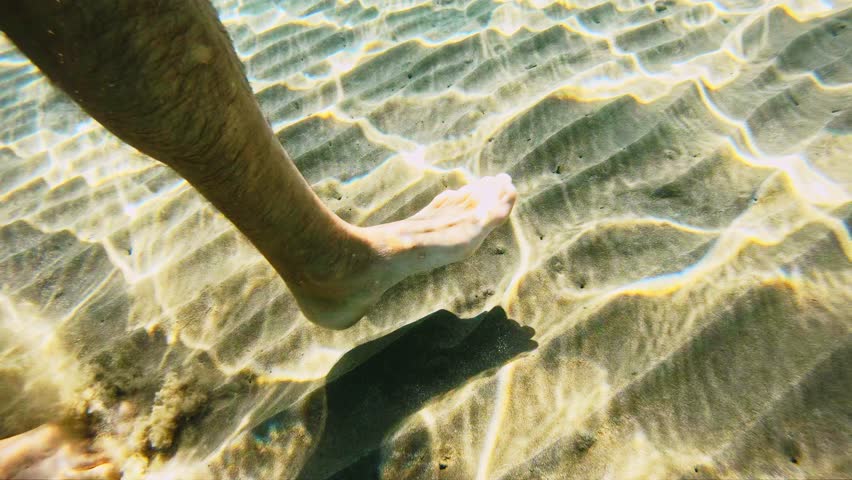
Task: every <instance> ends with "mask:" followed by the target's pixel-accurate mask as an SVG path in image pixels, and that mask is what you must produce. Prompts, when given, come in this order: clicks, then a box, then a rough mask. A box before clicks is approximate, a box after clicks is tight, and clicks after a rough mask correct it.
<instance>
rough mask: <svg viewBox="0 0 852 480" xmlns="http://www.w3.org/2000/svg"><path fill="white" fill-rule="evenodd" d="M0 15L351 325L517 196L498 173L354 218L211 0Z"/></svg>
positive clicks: (332, 323) (459, 246)
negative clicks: (372, 222)
mask: <svg viewBox="0 0 852 480" xmlns="http://www.w3.org/2000/svg"><path fill="white" fill-rule="evenodd" d="M0 28H1V29H2V30H3V31H4V32H5V33H6V34H7V35H8V36H9V37H10V38H11V39H12V41H13V42H15V43H16V44H17V45H18V47H19V48H20V49H21V50H22V51H23V52H24V53H25V54H26V55H28V56H29V57H30V58H31V59H32V60H33V62H34V63H35V64H36V65H38V66H39V68H40V69H41V70H42V71H43V72H44V73H45V74H46V75H47V76H48V77H49V78H50V79H51V80H52V81H53V82H54V83H55V84H57V85H58V86H60V87H61V88H62V89H63V90H64V91H65V92H66V93H68V95H69V96H71V98H73V99H74V100H75V101H76V102H77V103H79V104H80V105H81V106H82V107H83V108H84V109H85V110H86V111H87V112H88V113H89V114H90V115H92V117H94V118H95V119H96V120H98V121H99V122H100V123H101V124H102V125H104V126H105V127H106V128H107V129H109V130H110V131H111V132H113V133H114V134H115V135H117V136H118V137H119V138H121V139H122V140H124V141H125V142H127V143H129V144H130V145H132V146H133V147H135V148H137V149H138V150H140V151H142V152H143V153H145V154H147V155H150V156H151V157H153V158H155V159H157V160H159V161H161V162H163V163H165V164H166V165H168V166H170V167H171V168H173V169H174V170H175V171H177V172H178V173H179V174H180V175H181V176H183V177H184V178H185V179H186V180H187V181H188V182H189V183H190V184H192V185H193V186H194V187H195V188H196V189H197V190H198V191H199V192H200V193H201V194H202V195H204V197H205V198H207V199H208V200H209V201H210V202H211V203H212V204H213V205H214V206H215V207H216V208H218V209H219V210H220V211H221V212H222V213H223V214H224V215H225V216H226V217H227V218H228V219H229V220H231V221H232V222H233V223H234V224H235V225H236V226H237V228H239V230H240V231H241V232H242V233H243V234H244V235H245V236H246V237H247V238H248V239H249V240H250V241H251V242H252V243H253V244H254V245H255V246H256V247H257V248H258V250H259V251H260V252H261V253H262V254H263V255H264V256H265V257H266V258H267V260H269V262H270V263H271V264H272V265H273V266H274V267H275V269H276V270H277V271H278V272H279V274H280V275H281V277H282V278H283V279H284V281H285V282H286V283H287V285H288V287H289V288H290V290H291V291H292V292H293V294H294V295H295V296H296V299H297V301H298V302H299V305H300V306H301V307H302V310H303V312H304V313H305V315H306V317H307V318H308V319H310V320H311V321H314V322H316V323H318V324H320V325H322V326H325V327H328V328H336V329H340V328H346V327H348V326H350V325H352V324H353V323H355V322H356V321H357V320H358V319H359V318H361V316H362V315H363V314H364V313H365V312H366V310H367V309H369V307H370V306H371V305H372V304H374V303H375V302H376V301H377V300H378V298H379V297H380V296H381V294H382V292H384V291H385V290H387V289H388V288H389V287H390V286H392V285H393V284H395V283H396V282H398V281H399V280H401V279H402V278H404V277H405V276H408V275H411V274H414V273H419V272H422V271H425V270H428V269H431V268H435V267H438V266H441V265H444V264H446V263H450V262H454V261H458V260H461V259H462V258H465V257H466V256H467V255H469V254H471V253H472V252H473V251H474V250H475V249H476V248H477V247H478V246H479V245H480V244H481V242H482V240H483V239H484V237H485V236H486V235H487V234H488V233H489V232H490V231H491V230H492V229H493V228H495V227H496V226H497V225H499V224H500V223H502V222H503V221H504V220H505V219H506V218H507V217H508V215H509V213H510V211H511V208H512V205H513V203H514V199H515V191H514V188H513V187H512V185H511V181H510V179H509V178H508V176H499V177H494V178H487V179H482V180H480V181H478V182H475V183H474V184H471V185H469V186H466V187H464V188H462V189H461V190H459V191H458V192H445V193H444V194H441V195H439V197H436V199H435V200H433V202H432V203H431V204H430V205H429V206H427V207H426V208H425V209H424V210H423V211H422V212H420V213H418V214H417V215H415V216H413V217H412V218H410V219H408V220H404V221H401V222H394V223H392V224H387V225H380V226H376V227H368V228H362V227H358V226H354V225H350V224H348V223H346V222H344V221H343V220H341V219H340V218H339V217H337V216H336V215H335V214H334V213H333V212H332V211H331V210H329V209H328V208H327V207H326V206H325V205H323V203H322V202H321V201H320V199H319V198H318V197H317V196H316V194H315V193H314V192H313V190H312V189H311V188H310V185H308V183H307V182H306V181H305V179H304V178H303V177H302V176H301V174H300V173H299V171H298V169H297V168H296V166H295V164H294V163H293V162H292V160H291V159H290V158H289V156H288V155H287V153H286V151H285V150H284V148H283V147H282V146H281V144H280V143H279V142H278V140H277V138H276V137H275V135H274V132H273V131H272V130H271V128H270V127H269V125H268V123H267V122H266V120H265V118H264V117H263V115H262V113H261V111H260V108H259V106H258V104H257V102H256V100H255V98H254V96H253V94H252V92H251V89H250V87H249V85H248V82H247V81H246V79H245V76H244V74H243V72H242V67H241V64H240V62H239V59H238V58H237V56H236V54H235V52H234V49H233V46H232V45H231V43H230V40H229V38H228V36H227V34H226V32H225V30H224V27H223V26H222V25H221V23H220V22H219V20H218V18H217V16H216V12H215V10H214V9H213V7H212V6H211V5H210V4H209V2H208V1H207V0H169V1H160V0H86V1H82V0H61V1H57V0H0Z"/></svg>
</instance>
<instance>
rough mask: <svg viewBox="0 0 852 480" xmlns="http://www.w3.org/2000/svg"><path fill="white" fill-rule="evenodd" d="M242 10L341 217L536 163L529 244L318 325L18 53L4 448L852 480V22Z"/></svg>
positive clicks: (174, 184) (9, 159) (4, 179)
mask: <svg viewBox="0 0 852 480" xmlns="http://www.w3.org/2000/svg"><path fill="white" fill-rule="evenodd" d="M216 5H217V7H218V9H219V11H220V13H221V16H222V18H223V21H224V22H225V24H226V26H227V28H228V30H229V33H230V34H231V36H232V38H233V39H234V43H235V46H236V48H237V51H238V53H239V54H240V55H241V57H242V59H243V61H244V62H245V64H246V69H247V74H248V76H249V78H250V80H251V81H252V84H253V87H254V89H255V91H256V92H257V94H258V98H259V100H260V102H261V105H262V107H263V108H264V110H265V112H266V113H267V115H268V118H269V120H270V122H271V123H272V125H273V126H274V127H275V129H276V131H278V132H279V137H280V138H281V139H282V142H283V143H284V145H285V146H286V148H287V149H288V151H290V153H291V154H292V155H293V156H294V157H295V159H296V162H297V164H298V165H299V167H300V169H301V171H302V172H303V173H304V175H305V176H306V177H307V178H308V180H309V181H310V182H311V183H312V184H313V185H314V186H315V188H316V190H317V191H318V192H319V193H320V195H321V196H322V197H323V199H324V200H325V201H326V202H327V203H328V204H329V205H330V206H332V208H334V209H335V211H337V212H338V214H339V215H341V216H342V217H343V218H345V219H347V220H349V221H352V222H357V223H360V224H376V223H382V222H386V221H392V220H397V219H401V218H404V217H406V216H407V215H409V214H411V213H414V212H415V211H417V210H418V209H419V208H421V207H422V206H423V205H425V204H426V203H427V202H428V201H429V200H430V199H431V198H432V197H433V196H434V195H435V194H437V193H438V192H440V191H441V190H443V189H444V188H446V187H457V186H459V185H462V184H463V183H465V182H466V181H467V180H469V179H471V178H475V177H477V176H482V175H489V174H495V173H498V172H502V171H506V172H509V173H510V174H511V175H512V176H513V178H514V180H515V184H516V185H517V187H518V190H519V194H520V196H519V201H518V204H517V206H516V211H515V212H514V213H513V217H512V220H511V222H510V223H509V224H507V225H506V226H505V227H503V228H501V229H499V230H498V231H496V232H495V233H494V234H492V236H491V237H490V238H489V239H488V240H487V241H486V243H485V244H484V245H483V247H482V248H481V249H480V250H479V251H478V253H477V254H476V255H475V256H474V257H473V258H471V259H469V260H468V261H466V262H463V263H460V264H455V265H450V266H448V267H445V268H442V269H439V270H437V271H435V272H432V273H430V274H427V275H421V276H417V277H413V278H410V279H408V280H406V281H404V282H403V283H401V284H400V285H398V286H397V287H395V288H394V289H392V290H391V291H389V292H388V293H387V294H386V295H385V297H384V299H383V301H382V302H381V303H380V304H379V305H378V306H377V308H376V309H375V310H374V311H372V312H371V313H370V314H369V315H368V317H367V318H365V319H364V320H362V321H361V322H360V323H359V324H358V325H356V326H355V327H353V328H352V329H350V330H347V331H343V332H332V331H325V330H322V329H319V328H317V327H314V326H312V325H311V324H309V323H307V322H306V321H305V320H304V318H302V317H301V316H300V314H299V312H298V310H297V308H296V306H295V303H294V302H293V300H292V298H291V297H290V296H289V294H288V292H287V290H286V288H285V287H284V285H283V283H282V282H280V281H279V280H278V279H277V278H276V276H275V274H274V272H273V271H272V269H271V268H270V267H269V266H268V265H266V263H265V262H264V261H263V260H262V258H261V257H260V255H258V254H257V253H256V252H255V251H254V250H253V248H252V247H251V245H249V244H248V243H247V242H246V241H245V240H243V239H242V238H241V237H240V236H239V235H238V234H237V232H236V230H235V229H234V228H233V227H231V226H230V224H229V223H228V222H227V221H225V220H224V219H223V218H222V217H221V216H220V215H219V214H218V213H216V212H215V211H214V210H213V209H212V208H210V207H209V206H208V205H207V204H206V203H205V202H204V201H203V200H202V199H201V198H200V196H199V195H198V194H196V193H195V192H194V191H193V190H192V189H190V188H189V187H188V186H187V185H186V184H185V183H184V182H183V181H181V180H180V179H179V178H178V177H176V176H175V175H174V174H173V173H171V172H170V171H168V170H167V169H165V168H164V167H162V166H160V165H158V164H156V163H154V162H152V161H151V160H149V159H147V158H145V157H143V156H142V155H140V154H138V153H136V152H134V151H133V150H132V149H130V148H129V147H126V146H124V145H122V144H121V142H119V141H118V140H116V139H114V138H113V137H111V136H110V135H108V134H107V133H106V132H105V131H104V130H103V129H102V128H101V127H100V126H98V125H97V124H96V123H95V122H93V121H92V120H90V119H89V118H88V117H87V116H86V115H85V114H83V113H81V112H80V111H79V109H78V108H77V107H75V106H74V105H73V104H72V103H71V102H70V101H69V100H68V99H67V98H66V97H65V96H64V95H62V94H61V93H59V92H57V91H56V90H54V89H53V88H52V87H50V85H49V84H48V83H47V81H46V80H45V79H44V78H43V77H42V76H41V75H40V74H39V73H38V72H37V70H36V69H35V68H34V67H32V66H31V65H30V64H29V63H28V62H27V61H26V59H25V58H23V57H21V56H20V54H18V53H17V52H16V51H15V50H14V49H13V48H12V47H11V46H10V44H8V43H3V44H2V47H0V49H2V52H3V53H2V58H0V82H2V84H3V87H4V88H3V89H2V90H0V91H2V92H3V93H2V97H0V98H2V101H0V116H2V122H0V141H2V142H3V144H2V149H0V158H2V162H0V195H2V200H0V235H2V241H0V287H2V289H0V329H2V331H3V334H2V335H1V336H0V348H1V349H2V350H1V351H2V355H0V398H2V400H3V401H2V402H0V405H3V406H2V407H0V408H2V409H3V410H2V411H3V413H2V416H0V432H2V434H3V435H2V436H6V435H8V434H12V433H16V432H19V431H21V430H23V429H26V428H29V427H32V426H35V425H37V424H39V423H40V422H43V421H45V420H50V419H55V418H57V417H58V416H60V415H61V414H63V413H64V412H68V411H72V410H75V409H76V410H77V411H83V410H86V411H89V412H91V415H92V418H93V423H94V424H95V425H96V426H97V428H98V430H99V432H100V433H101V439H100V440H99V442H100V443H101V445H102V447H103V448H106V449H108V450H109V451H111V452H113V453H114V455H115V456H116V458H117V459H119V460H118V461H119V462H120V463H121V464H122V466H123V468H124V470H125V476H126V477H127V478H137V477H145V476H148V477H150V478H158V477H159V478H162V477H166V478H170V477H173V478H188V477H189V476H191V475H197V476H198V477H199V478H208V477H209V476H210V475H211V472H213V473H214V474H217V475H219V476H221V477H229V478H230V477H246V478H250V477H257V478H269V477H270V475H272V474H273V472H274V474H275V475H276V476H277V477H282V478H294V477H297V476H298V475H299V474H300V473H301V475H302V476H303V477H304V478H325V477H328V476H331V475H333V474H335V473H337V474H338V478H370V475H372V474H371V473H369V472H373V471H378V472H380V474H381V476H383V477H384V478H391V479H396V478H436V477H437V478H440V477H446V478H458V479H468V478H481V479H491V478H601V477H607V476H608V477H609V478H619V479H620V478H681V477H686V478H690V477H696V478H707V477H708V476H709V477H713V476H719V477H737V476H741V477H771V476H774V477H779V478H782V477H783V478H795V477H800V478H805V477H807V478H815V477H832V478H836V477H843V476H849V475H850V474H851V473H850V458H849V455H848V453H847V452H848V451H849V438H850V433H852V432H850V429H852V427H850V424H849V420H848V419H849V408H848V404H849V391H850V378H849V373H848V372H849V368H848V366H849V363H850V362H849V359H850V358H849V357H850V342H849V328H850V323H852V318H850V314H849V307H848V306H849V305H850V303H852V301H851V300H852V299H851V298H850V297H852V292H850V289H849V285H850V284H852V268H850V258H852V245H850V239H849V226H848V225H849V221H850V215H852V206H850V193H849V192H850V185H852V167H850V159H852V136H850V131H852V128H850V125H852V117H850V111H852V110H850V105H852V86H850V84H852V57H850V55H852V54H850V49H849V45H850V44H852V29H850V18H852V12H850V10H849V9H848V8H849V5H848V3H847V4H843V3H839V2H838V3H829V2H790V3H766V2H729V3H724V2H719V3H687V2H657V3H654V4H651V3H647V4H643V3H641V2H632V3H631V2H619V3H601V4H592V3H588V4H587V3H584V2H577V3H571V4H569V3H561V4H560V3H553V4H547V3H541V2H540V3H535V2H533V3H528V4H514V3H494V2H490V1H476V2H469V3H464V2H440V3H437V2H436V3H434V4H433V3H418V2H388V3H384V2H378V3H372V2H368V3H358V2H350V3H340V4H337V3H332V2H318V3H313V2H282V3H281V4H280V5H279V4H275V3H272V2H253V3H247V2H242V3H235V2H218V3H217V4H216ZM496 306H500V307H501V308H502V309H504V311H505V312H506V315H507V316H508V318H511V319H513V320H515V321H517V322H519V323H520V324H522V325H528V326H531V327H532V328H534V329H535V331H536V333H535V337H534V339H535V341H536V342H537V346H535V348H533V345H531V344H529V343H527V342H526V340H525V337H524V335H523V334H522V332H520V330H519V329H518V328H516V327H515V326H514V325H512V324H511V323H509V322H508V321H507V320H505V319H504V318H503V317H502V316H501V315H502V313H501V311H493V312H492V314H491V315H489V316H480V315H482V314H483V312H486V311H490V310H491V309H492V308H493V307H496ZM441 309H446V310H449V311H451V312H453V314H455V315H457V316H458V317H461V318H462V319H471V318H474V317H476V319H475V320H468V321H465V320H458V319H456V318H455V317H453V316H451V315H449V314H444V313H440V312H439V313H435V312H438V311H439V310H441ZM430 315H431V316H430ZM477 316H478V317H477ZM421 319H422V320H421ZM418 321H419V323H415V322H418ZM410 324H413V326H412V327H409V328H407V329H402V330H401V328H402V327H403V326H405V325H410ZM362 344H363V346H360V347H359V345H362ZM326 380H327V386H325V387H323V384H324V383H326ZM122 402H125V403H124V407H123V411H124V412H125V415H123V416H122V415H119V413H118V411H119V410H122V408H121V407H120V405H122ZM126 412H130V414H129V415H128V414H126ZM794 460H795V462H794ZM442 466H443V468H442Z"/></svg>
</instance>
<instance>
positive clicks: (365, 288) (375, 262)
mask: <svg viewBox="0 0 852 480" xmlns="http://www.w3.org/2000/svg"><path fill="white" fill-rule="evenodd" d="M516 196H517V193H516V192H515V187H514V186H513V185H512V179H511V178H510V177H509V176H508V175H506V174H505V173H501V174H500V175H497V176H496V177H485V178H482V179H480V180H477V181H475V182H473V183H471V184H468V185H465V186H464V187H462V188H461V189H459V190H446V191H444V192H442V193H441V194H439V195H438V196H437V197H435V198H434V199H433V200H432V202H431V203H430V204H429V205H427V206H426V208H424V209H423V210H421V211H419V212H418V213H416V214H414V215H413V216H411V217H410V218H408V219H406V220H402V221H399V222H393V223H388V224H384V225H377V226H374V227H354V226H349V227H348V228H349V229H350V233H351V235H352V238H353V239H355V240H356V241H359V242H365V241H366V242H367V243H368V244H369V245H371V247H372V250H373V255H372V257H371V258H370V260H369V261H367V262H365V263H366V264H362V265H360V266H357V267H354V268H350V267H346V266H342V269H341V270H338V271H336V272H333V273H330V274H329V275H328V276H327V278H324V279H320V280H318V281H317V282H315V283H314V284H313V285H309V286H307V285H306V286H301V287H297V288H296V289H291V290H293V293H294V294H295V296H296V300H297V301H298V303H299V306H300V307H301V309H302V312H304V314H305V316H306V317H308V319H310V320H311V321H313V322H314V323H317V324H319V325H322V326H324V327H327V328H333V329H344V328H347V327H350V326H351V325H353V324H354V323H355V322H357V321H358V320H359V319H360V318H361V317H362V316H363V315H364V313H366V311H367V310H369V308H370V307H372V306H373V305H374V304H375V303H376V302H377V301H378V300H379V297H381V295H382V293H384V292H385V291H386V290H387V289H389V288H390V287H392V286H393V285H395V284H396V283H398V282H399V281H400V280H402V279H403V278H405V277H408V276H410V275H414V274H417V273H422V272H426V271H429V270H432V269H434V268H437V267H440V266H443V265H447V264H449V263H453V262H458V261H460V260H464V259H465V258H467V257H469V256H470V255H472V254H473V252H475V251H476V249H477V248H479V246H480V245H481V244H482V241H483V240H484V239H485V237H487V236H488V234H489V233H491V231H492V230H494V228H496V227H497V226H499V225H501V224H502V223H503V222H505V221H506V219H507V218H508V217H509V213H511V211H512V206H513V205H514V204H515V198H516ZM346 270H348V271H346Z"/></svg>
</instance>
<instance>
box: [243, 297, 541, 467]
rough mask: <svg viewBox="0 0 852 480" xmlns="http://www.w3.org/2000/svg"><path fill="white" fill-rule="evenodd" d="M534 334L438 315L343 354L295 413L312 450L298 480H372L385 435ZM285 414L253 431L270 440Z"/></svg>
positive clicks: (496, 316)
mask: <svg viewBox="0 0 852 480" xmlns="http://www.w3.org/2000/svg"><path fill="white" fill-rule="evenodd" d="M534 334H535V331H534V330H533V329H532V328H531V327H522V326H520V325H518V323H517V322H515V321H513V320H510V319H508V318H507V317H506V312H505V311H504V310H503V309H502V308H500V307H497V308H494V309H493V310H491V311H489V312H485V313H482V314H480V315H478V316H476V317H474V318H472V319H468V320H462V319H460V318H459V317H457V316H455V315H453V314H452V313H450V312H448V311H446V310H439V311H437V312H435V313H432V314H430V315H428V316H426V317H424V318H422V319H420V320H418V321H416V322H414V323H412V324H410V325H407V326H405V327H403V328H400V329H399V330H396V331H394V332H392V333H390V334H388V335H386V336H384V337H381V338H379V339H376V340H373V341H371V342H368V343H365V344H363V345H360V346H358V347H356V348H354V349H352V350H351V351H349V352H347V353H346V354H345V355H344V356H343V357H341V358H340V360H339V361H338V362H337V363H336V364H335V366H334V367H333V368H332V369H331V371H330V372H329V374H328V375H327V377H326V384H325V386H323V387H322V388H319V389H317V390H315V391H314V392H312V393H311V394H310V395H309V397H308V399H307V400H306V402H305V403H304V406H305V409H304V410H303V411H302V412H301V415H303V418H304V419H305V420H306V423H307V424H308V426H309V429H310V430H311V433H312V434H313V438H314V439H315V440H314V443H313V444H314V447H313V449H312V451H311V453H310V454H309V455H308V457H307V461H306V462H305V464H304V466H303V467H302V470H301V472H300V473H299V474H298V476H297V478H299V479H302V480H322V479H327V478H359V479H369V478H377V477H378V472H377V471H378V468H379V455H378V449H379V447H380V445H381V443H382V440H383V439H384V438H385V436H386V435H387V434H389V433H390V432H392V431H393V429H394V427H395V426H396V425H398V424H399V422H401V421H402V420H404V419H405V418H406V417H408V416H409V415H411V414H412V413H414V412H416V411H418V410H420V409H421V408H423V406H424V405H425V404H426V403H427V402H428V401H430V400H431V399H432V398H435V397H437V396H439V395H442V394H444V393H446V392H448V391H450V390H453V389H455V388H458V387H459V386H461V385H462V384H464V383H465V382H466V381H467V380H468V379H470V378H471V377H474V376H476V375H478V374H480V373H482V372H484V371H486V370H490V369H494V368H497V367H500V366H502V365H504V364H506V363H508V362H509V361H510V360H511V359H512V358H514V357H515V356H517V355H519V354H521V353H524V352H528V351H531V350H533V349H535V348H536V347H537V344H536V343H535V342H534V341H533V340H532V336H533V335H534ZM292 415H293V412H291V411H284V412H281V413H279V414H277V415H275V416H273V417H272V418H269V419H267V420H266V421H264V422H263V423H262V424H261V425H259V426H258V427H256V428H255V429H254V430H253V433H254V435H255V438H257V439H258V440H260V441H264V440H268V439H270V437H271V436H272V434H273V432H274V431H275V430H276V429H281V428H286V425H287V424H288V423H290V422H289V421H288V419H289V418H292Z"/></svg>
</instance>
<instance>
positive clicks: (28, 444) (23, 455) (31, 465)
mask: <svg viewBox="0 0 852 480" xmlns="http://www.w3.org/2000/svg"><path fill="white" fill-rule="evenodd" d="M0 478H2V479H4V480H5V479H10V480H23V479H45V478H50V479H68V480H71V479H80V480H82V479H114V478H118V471H117V470H116V468H115V467H114V466H113V465H112V464H110V463H109V462H108V461H107V460H106V459H105V458H104V457H103V456H102V455H98V454H96V453H92V452H88V451H87V449H86V446H85V442H83V441H82V440H77V439H74V438H71V436H70V435H67V434H65V433H64V432H63V431H62V429H60V428H59V427H58V426H56V425H53V424H47V425H42V426H41V427H38V428H36V429H34V430H30V431H29V432H25V433H22V434H20V435H16V436H14V437H10V438H5V439H3V440H0Z"/></svg>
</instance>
